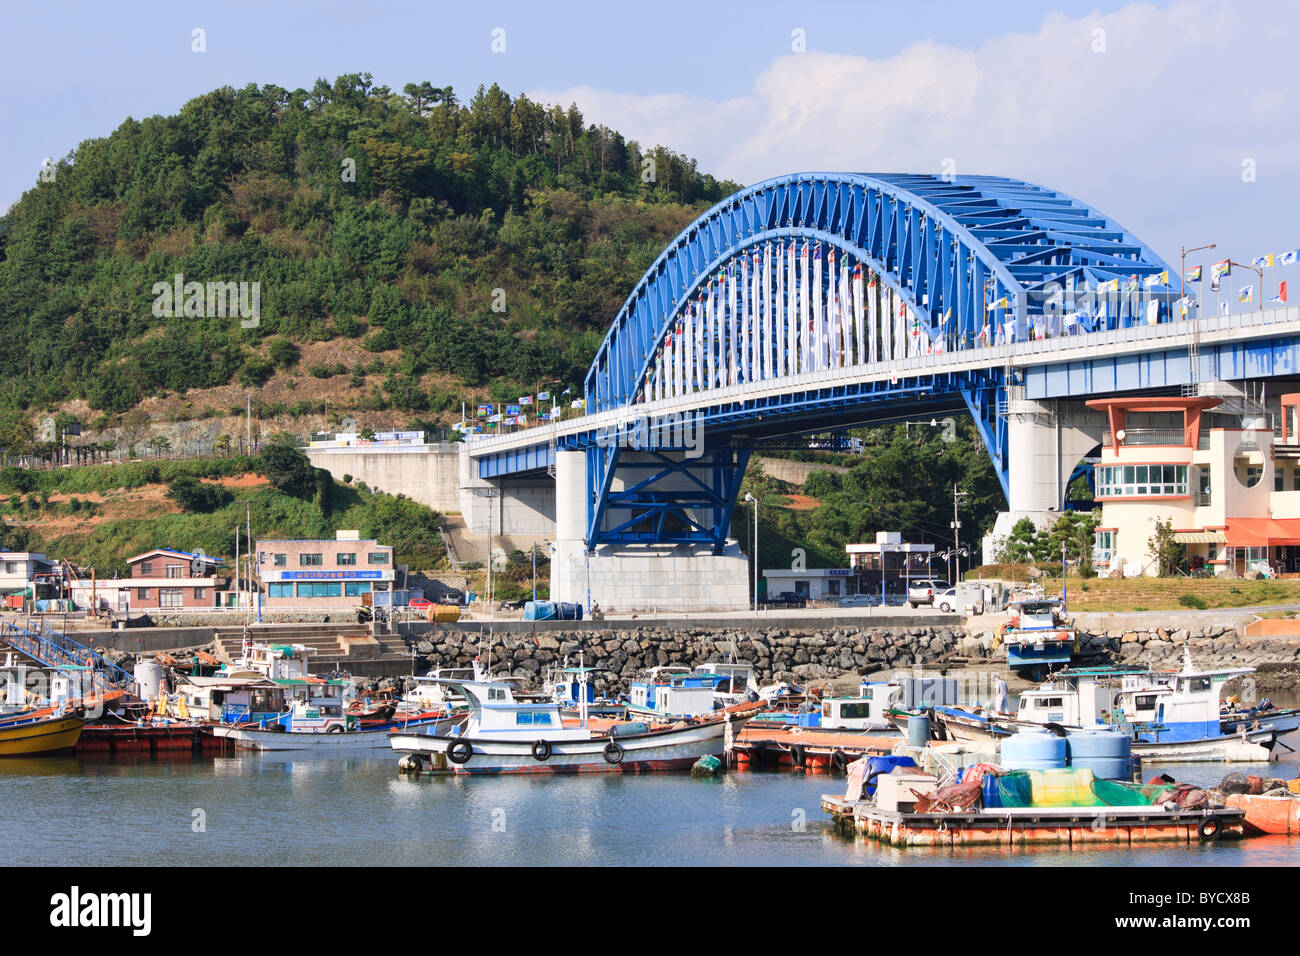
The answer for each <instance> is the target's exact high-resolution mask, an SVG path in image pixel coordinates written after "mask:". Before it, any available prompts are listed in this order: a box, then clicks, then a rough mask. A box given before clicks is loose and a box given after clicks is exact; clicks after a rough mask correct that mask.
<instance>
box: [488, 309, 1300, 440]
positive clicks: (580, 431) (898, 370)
mask: <svg viewBox="0 0 1300 956" xmlns="http://www.w3.org/2000/svg"><path fill="white" fill-rule="evenodd" d="M1288 337H1300V307H1294V306H1292V307H1285V308H1275V309H1263V310H1257V311H1254V312H1240V313H1234V314H1231V315H1216V316H1203V317H1201V318H1199V319H1192V320H1188V321H1178V322H1165V323H1160V324H1157V325H1148V326H1134V327H1132V328H1125V329H1111V330H1108V331H1105V332H1090V333H1083V334H1079V335H1071V336H1063V337H1058V338H1051V339H1042V340H1038V341H1029V342H1016V343H1010V344H1005V345H993V346H988V347H984V348H969V349H961V350H958V351H953V352H947V353H942V354H937V355H919V356H915V357H912V358H907V359H900V360H896V361H891V362H878V363H876V364H874V365H858V366H850V367H845V368H838V369H830V370H827V371H820V372H810V373H807V374H804V375H793V376H786V377H784V378H778V379H768V380H763V381H756V382H752V383H748V384H743V385H736V386H730V387H726V388H714V389H708V390H705V391H697V392H693V393H691V394H688V395H680V396H676V397H674V398H665V399H662V400H659V401H650V402H643V403H641V404H637V405H629V406H624V407H622V408H618V409H610V410H607V411H604V412H597V413H594V414H591V415H584V416H583V417H581V418H575V419H571V420H569V421H565V422H557V423H555V424H553V425H542V426H539V427H536V428H531V429H528V430H526V431H522V432H516V433H514V434H510V435H500V436H493V437H489V438H475V439H473V440H471V441H470V443H469V453H470V454H471V455H472V456H474V457H475V458H479V457H482V456H485V455H494V454H498V453H502V452H512V451H518V450H519V449H522V448H529V447H535V446H549V445H553V444H555V443H556V442H557V441H559V440H560V439H563V438H566V437H571V436H572V437H576V436H581V435H585V434H589V433H592V432H596V431H599V430H601V429H607V428H615V427H617V426H618V425H619V424H620V423H627V422H629V421H631V420H633V419H636V418H641V417H650V416H669V415H674V414H678V415H680V414H686V413H694V412H700V411H704V412H706V413H707V411H708V410H709V409H715V408H719V407H721V406H728V407H734V406H736V405H742V404H747V403H753V402H759V401H763V400H765V399H772V398H776V397H780V396H785V395H791V394H797V393H800V392H807V391H810V390H823V389H831V388H835V387H839V386H849V385H862V384H870V383H878V382H889V381H894V380H902V379H914V378H920V377H933V376H938V375H944V374H952V373H962V372H973V371H980V370H986V369H998V368H1011V369H1022V370H1028V369H1035V368H1039V369H1045V368H1048V367H1050V366H1054V365H1065V364H1066V363H1080V362H1099V361H1105V360H1107V359H1114V358H1118V357H1122V356H1131V355H1141V354H1150V353H1153V352H1160V351H1176V350H1184V351H1185V350H1186V349H1187V348H1188V346H1189V345H1190V344H1191V343H1192V342H1193V341H1195V342H1196V343H1197V346H1198V348H1199V349H1200V352H1201V363H1202V366H1204V365H1205V364H1206V363H1207V362H1212V361H1213V358H1214V349H1215V348H1216V347H1223V346H1231V345H1235V344H1238V343H1243V342H1248V341H1249V342H1258V341H1259V340H1276V339H1282V338H1288ZM1282 354H1283V355H1288V356H1289V354H1290V350H1286V351H1285V352H1284V353H1282ZM1184 364H1185V360H1184ZM1282 364H1283V365H1284V366H1285V367H1278V368H1276V369H1271V368H1270V369H1269V370H1267V371H1260V370H1255V371H1254V372H1252V373H1251V374H1252V375H1254V374H1272V375H1276V374H1293V373H1300V366H1297V364H1296V363H1295V362H1293V361H1288V360H1286V359H1283V360H1282ZM1202 371H1204V369H1202ZM1210 371H1211V372H1214V371H1215V370H1214V369H1211V370H1210ZM1231 371H1232V372H1233V373H1234V374H1231V375H1227V376H1219V375H1218V374H1210V375H1201V376H1198V378H1200V379H1201V380H1206V379H1209V378H1215V377H1246V370H1244V369H1232V370H1231ZM1190 380H1191V376H1190V375H1186V376H1185V377H1182V378H1181V380H1179V379H1178V378H1176V377H1175V378H1170V377H1166V379H1165V380H1163V381H1159V382H1150V381H1142V380H1141V379H1137V380H1135V381H1134V382H1133V383H1132V384H1128V383H1121V382H1116V383H1115V386H1114V387H1115V389H1116V390H1124V389H1125V388H1150V387H1161V386H1168V385H1179V384H1183V383H1184V382H1187V381H1190ZM1029 385H1030V388H1029V389H1028V390H1027V392H1026V397H1028V398H1054V397H1064V396H1065V395H1068V394H1069V393H1070V384H1069V382H1068V381H1062V382H1051V381H1049V379H1048V377H1047V376H1031V377H1030V382H1029ZM706 420H707V414H706Z"/></svg>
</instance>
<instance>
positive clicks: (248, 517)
mask: <svg viewBox="0 0 1300 956" xmlns="http://www.w3.org/2000/svg"><path fill="white" fill-rule="evenodd" d="M235 504H237V505H243V506H244V529H245V532H246V534H245V537H244V540H245V541H247V542H248V601H249V610H248V611H246V612H245V613H244V620H245V622H247V621H248V618H249V616H250V614H251V613H252V604H253V601H254V600H255V594H256V592H255V591H254V590H253V568H254V566H255V565H254V562H255V560H256V559H255V558H254V556H253V502H252V500H251V499H249V498H240V499H238V500H236V501H235ZM235 534H236V536H238V534H239V528H238V526H236V527H235ZM235 575H236V577H238V575H239V559H238V557H236V559H235ZM257 620H258V623H261V620H262V608H261V605H259V606H258V608H257Z"/></svg>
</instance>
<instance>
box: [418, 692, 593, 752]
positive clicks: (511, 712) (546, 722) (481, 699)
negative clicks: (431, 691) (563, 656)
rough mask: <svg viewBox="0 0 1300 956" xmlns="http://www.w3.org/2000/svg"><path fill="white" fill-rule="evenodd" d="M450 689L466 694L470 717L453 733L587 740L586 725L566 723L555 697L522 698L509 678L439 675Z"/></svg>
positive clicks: (513, 737)
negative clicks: (550, 698)
mask: <svg viewBox="0 0 1300 956" xmlns="http://www.w3.org/2000/svg"><path fill="white" fill-rule="evenodd" d="M437 680H438V681H439V682H440V683H442V684H443V685H445V686H446V687H447V688H448V689H450V690H452V691H455V692H456V693H457V694H459V695H461V696H462V697H464V699H465V700H466V702H468V704H469V718H468V720H467V721H466V723H465V726H464V728H463V729H460V730H458V729H453V730H452V733H453V734H459V736H463V737H471V738H473V737H494V738H497V739H506V740H512V739H520V740H530V741H531V740H543V739H544V740H587V739H589V738H590V736H591V732H590V731H589V730H588V729H587V728H586V727H582V726H579V727H565V726H564V721H563V717H562V715H561V714H560V705H559V704H557V703H556V702H555V701H553V700H537V699H535V698H534V699H527V700H520V699H519V698H517V697H516V695H515V688H514V687H513V686H512V685H511V684H510V683H508V682H506V681H497V680H454V679H445V678H437Z"/></svg>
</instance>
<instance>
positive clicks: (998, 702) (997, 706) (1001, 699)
mask: <svg viewBox="0 0 1300 956" xmlns="http://www.w3.org/2000/svg"><path fill="white" fill-rule="evenodd" d="M993 709H994V710H996V711H997V712H998V713H999V714H1005V713H1006V712H1007V682H1006V681H1004V680H1003V679H1002V675H1001V674H998V675H997V677H995V678H993Z"/></svg>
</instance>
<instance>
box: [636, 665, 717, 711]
mask: <svg viewBox="0 0 1300 956" xmlns="http://www.w3.org/2000/svg"><path fill="white" fill-rule="evenodd" d="M715 686H716V675H713V674H697V673H695V672H694V671H692V670H690V669H689V668H685V667H655V668H651V670H650V671H649V672H648V674H647V676H646V679H645V680H642V681H637V682H635V683H633V684H632V686H631V688H630V689H629V690H630V692H629V699H630V700H631V705H630V706H631V707H632V708H634V709H638V710H647V711H653V712H654V713H656V714H660V715H663V716H665V717H669V716H671V717H696V716H699V715H702V714H711V713H713V711H714V709H715V708H714V706H713V704H714V695H715V690H714V688H715Z"/></svg>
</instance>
